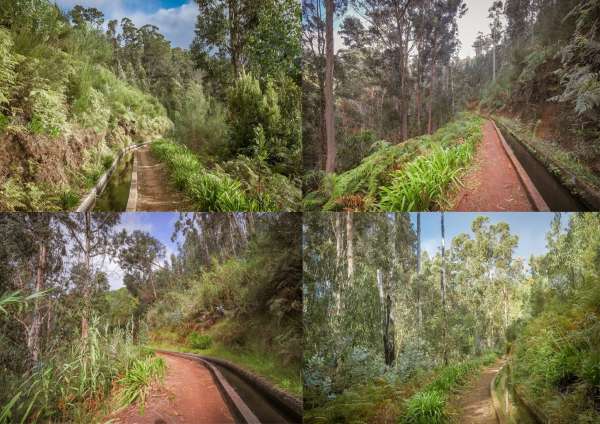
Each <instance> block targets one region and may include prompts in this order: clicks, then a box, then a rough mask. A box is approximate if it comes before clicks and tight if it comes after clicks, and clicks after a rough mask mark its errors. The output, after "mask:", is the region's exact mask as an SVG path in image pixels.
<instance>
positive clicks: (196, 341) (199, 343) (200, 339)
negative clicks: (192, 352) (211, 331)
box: [188, 331, 212, 350]
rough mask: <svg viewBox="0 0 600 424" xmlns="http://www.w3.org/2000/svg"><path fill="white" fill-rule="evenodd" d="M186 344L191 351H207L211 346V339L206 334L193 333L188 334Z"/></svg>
mask: <svg viewBox="0 0 600 424" xmlns="http://www.w3.org/2000/svg"><path fill="white" fill-rule="evenodd" d="M188 344H189V346H190V347H191V348H192V349H200V350H204V349H208V348H209V347H210V346H211V345H212V338H211V337H210V336H209V335H207V334H198V333H196V332H195V331H193V332H192V333H190V334H189V336H188Z"/></svg>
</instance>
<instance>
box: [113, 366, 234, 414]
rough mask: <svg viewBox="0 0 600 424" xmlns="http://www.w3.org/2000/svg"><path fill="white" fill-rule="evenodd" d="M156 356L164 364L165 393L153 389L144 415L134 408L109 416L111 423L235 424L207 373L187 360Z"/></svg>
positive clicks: (130, 407)
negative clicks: (162, 360) (165, 373)
mask: <svg viewBox="0 0 600 424" xmlns="http://www.w3.org/2000/svg"><path fill="white" fill-rule="evenodd" d="M158 356H160V357H162V358H164V360H165V361H166V362H167V376H166V377H165V384H164V390H156V389H154V390H153V391H152V392H151V393H150V395H149V396H148V398H147V399H146V408H145V410H144V414H143V415H141V414H140V413H139V408H137V407H136V406H129V407H127V408H126V409H124V410H122V411H121V412H119V413H118V414H116V415H114V416H112V417H111V418H112V420H111V421H110V422H111V423H114V424H117V423H119V424H195V423H215V424H234V423H235V420H234V419H233V417H232V415H231V413H230V412H229V408H228V407H227V405H226V403H225V401H224V399H223V397H222V396H221V393H220V392H219V389H218V387H217V386H216V383H215V382H214V380H213V378H212V375H211V374H210V372H209V371H208V369H206V368H205V367H203V366H202V365H201V364H199V363H198V362H196V361H192V360H190V359H185V358H181V357H176V356H172V355H162V354H158Z"/></svg>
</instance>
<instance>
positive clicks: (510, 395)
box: [490, 366, 544, 424]
mask: <svg viewBox="0 0 600 424" xmlns="http://www.w3.org/2000/svg"><path fill="white" fill-rule="evenodd" d="M490 390H491V392H492V399H493V402H494V409H495V410H496V417H497V418H498V422H499V423H500V424H542V423H544V421H543V420H540V419H539V418H538V417H536V415H535V414H534V413H533V411H532V410H531V409H530V408H529V407H528V406H527V405H525V403H523V401H522V400H521V399H520V398H519V396H518V395H517V393H516V392H515V388H514V387H513V385H512V383H511V381H510V375H509V367H508V366H504V367H502V369H501V370H500V371H499V372H498V374H497V375H496V377H495V378H494V380H492V386H491V388H490Z"/></svg>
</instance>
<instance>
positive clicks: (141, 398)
mask: <svg viewBox="0 0 600 424" xmlns="http://www.w3.org/2000/svg"><path fill="white" fill-rule="evenodd" d="M166 372H167V363H166V362H165V360H164V359H163V358H157V357H152V356H150V357H147V358H145V359H142V360H140V359H136V360H135V361H134V362H133V364H132V365H131V367H130V368H129V369H128V370H127V372H126V373H125V375H124V376H123V377H122V378H121V379H119V380H118V384H119V386H120V391H119V397H118V398H119V405H120V406H121V407H125V406H128V405H131V404H133V403H137V404H138V405H139V408H140V413H142V414H143V412H144V407H145V403H146V397H147V395H148V392H149V391H150V388H151V387H152V384H153V383H161V382H162V381H163V380H164V377H165V374H166Z"/></svg>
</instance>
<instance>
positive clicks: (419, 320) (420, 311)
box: [417, 212, 423, 339]
mask: <svg viewBox="0 0 600 424" xmlns="http://www.w3.org/2000/svg"><path fill="white" fill-rule="evenodd" d="M417 324H418V332H419V339H420V337H421V331H422V329H423V306H422V300H421V213H420V212H419V213H417Z"/></svg>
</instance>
